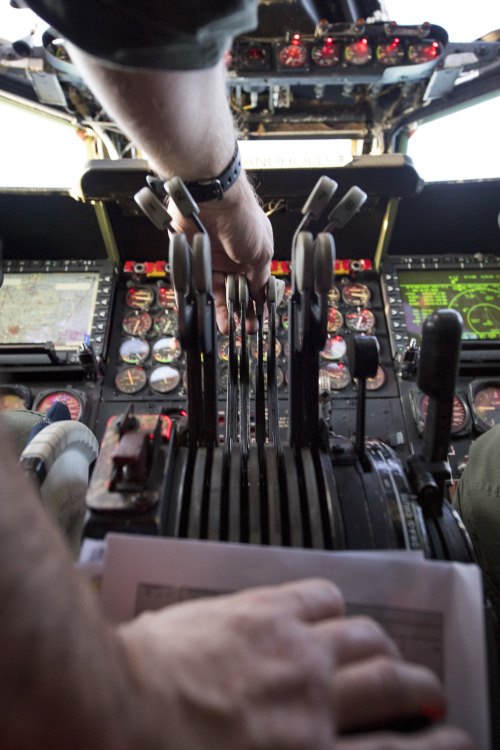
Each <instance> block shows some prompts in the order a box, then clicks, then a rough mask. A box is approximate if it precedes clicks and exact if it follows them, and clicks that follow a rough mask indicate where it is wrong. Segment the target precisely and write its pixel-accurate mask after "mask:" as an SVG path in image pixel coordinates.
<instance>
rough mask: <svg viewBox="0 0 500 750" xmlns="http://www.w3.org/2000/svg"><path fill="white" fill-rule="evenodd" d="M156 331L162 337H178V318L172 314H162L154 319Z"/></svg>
mask: <svg viewBox="0 0 500 750" xmlns="http://www.w3.org/2000/svg"><path fill="white" fill-rule="evenodd" d="M153 326H154V330H155V333H157V334H158V335H160V336H177V331H178V328H179V325H178V321H177V316H176V315H175V313H172V312H162V313H160V314H159V315H157V316H156V318H155V319H154V324H153Z"/></svg>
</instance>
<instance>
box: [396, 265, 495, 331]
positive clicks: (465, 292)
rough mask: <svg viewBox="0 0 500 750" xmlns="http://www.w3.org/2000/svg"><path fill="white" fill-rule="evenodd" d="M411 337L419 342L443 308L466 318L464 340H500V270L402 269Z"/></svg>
mask: <svg viewBox="0 0 500 750" xmlns="http://www.w3.org/2000/svg"><path fill="white" fill-rule="evenodd" d="M398 278H399V286H400V290H401V301H402V303H403V311H404V318H405V323H406V329H407V331H408V334H409V335H410V336H412V337H415V338H416V339H417V340H418V341H419V340H420V336H421V334H422V325H423V322H424V320H425V319H426V318H427V316H428V315H430V314H431V313H433V312H435V311H436V310H441V309H443V308H447V309H452V310H456V311H457V312H459V313H460V315H461V316H462V319H463V332H462V339H463V340H484V341H486V340H492V339H500V269H491V270H489V269H484V268H482V269H468V268H466V269H459V270H449V271H446V270H435V271H428V270H425V271H417V270H415V271H413V270H411V271H406V270H398Z"/></svg>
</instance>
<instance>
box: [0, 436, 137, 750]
mask: <svg viewBox="0 0 500 750" xmlns="http://www.w3.org/2000/svg"><path fill="white" fill-rule="evenodd" d="M16 464H17V462H16V460H15V459H14V458H13V457H12V456H11V455H10V453H9V450H8V446H7V445H5V440H4V438H3V436H0V476H1V477H2V483H1V497H0V571H1V574H0V600H1V602H2V609H1V613H0V643H1V644H2V648H1V650H0V746H1V747H2V748H3V749H4V750H14V749H15V750H17V749H18V748H21V747H22V748H23V750H31V749H32V748H33V750H35V749H36V750H38V748H41V747H50V748H53V750H55V749H59V748H68V747H71V748H74V749H75V750H76V748H82V749H83V748H89V747H92V748H94V749H95V750H98V749H99V748H106V749H108V748H112V747H113V746H115V747H118V743H120V744H121V742H120V738H119V737H117V734H116V733H117V731H119V730H118V729H117V728H118V727H119V719H120V718H123V717H125V718H126V716H127V713H128V712H126V711H124V704H125V696H124V695H122V690H123V687H122V686H123V683H124V680H123V672H124V670H125V665H124V663H123V660H122V657H121V651H120V647H119V644H118V641H117V639H116V637H115V635H114V633H113V631H111V630H110V629H108V627H107V625H105V624H104V622H103V621H102V620H101V619H100V616H99V613H98V611H97V607H96V605H95V602H94V600H93V595H92V594H91V592H90V590H87V586H86V584H85V583H84V582H83V580H82V579H81V578H80V576H79V575H78V574H77V572H76V571H75V570H74V569H73V564H72V560H71V557H70V555H69V554H68V553H67V551H66V548H65V546H64V542H63V540H62V538H61V537H60V536H59V533H58V532H57V530H56V529H55V528H54V527H53V526H52V523H51V521H50V520H49V519H48V517H47V515H46V513H45V510H44V508H43V507H42V505H41V503H40V500H39V498H38V496H37V493H36V492H35V490H34V489H33V488H32V487H31V484H30V483H28V482H27V480H25V478H24V477H23V476H22V475H21V474H20V471H19V469H18V466H17V465H16ZM121 746H122V747H124V745H123V744H122V745H121Z"/></svg>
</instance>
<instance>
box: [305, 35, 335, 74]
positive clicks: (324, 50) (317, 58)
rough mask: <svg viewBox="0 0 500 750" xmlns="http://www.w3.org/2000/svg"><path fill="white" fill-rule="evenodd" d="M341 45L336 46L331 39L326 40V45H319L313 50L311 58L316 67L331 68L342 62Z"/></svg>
mask: <svg viewBox="0 0 500 750" xmlns="http://www.w3.org/2000/svg"><path fill="white" fill-rule="evenodd" d="M340 56H341V50H340V45H338V44H334V42H333V41H332V40H331V39H326V40H325V42H324V44H317V45H315V46H314V47H313V48H312V50H311V58H312V60H313V62H314V63H315V64H316V65H320V66H321V67H326V68H328V67H331V66H332V65H335V64H336V63H338V61H339V60H340Z"/></svg>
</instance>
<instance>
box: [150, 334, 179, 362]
mask: <svg viewBox="0 0 500 750" xmlns="http://www.w3.org/2000/svg"><path fill="white" fill-rule="evenodd" d="M181 355H182V349H181V345H180V343H179V340H178V339H176V338H175V336H165V337H164V338H162V339H158V341H155V343H154V345H153V357H154V358H155V359H156V361H157V362H164V363H166V364H168V363H170V362H175V361H177V360H178V359H179V358H180V357H181Z"/></svg>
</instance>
